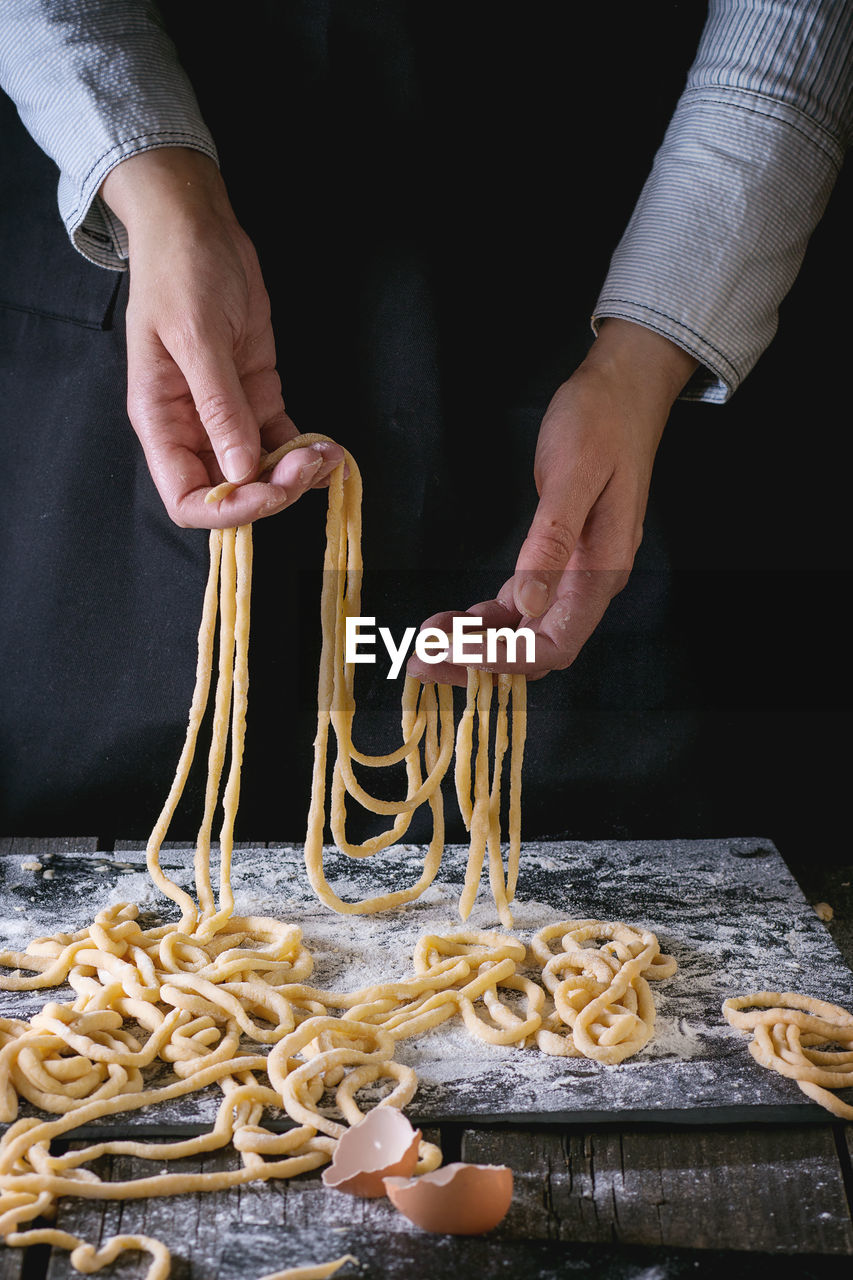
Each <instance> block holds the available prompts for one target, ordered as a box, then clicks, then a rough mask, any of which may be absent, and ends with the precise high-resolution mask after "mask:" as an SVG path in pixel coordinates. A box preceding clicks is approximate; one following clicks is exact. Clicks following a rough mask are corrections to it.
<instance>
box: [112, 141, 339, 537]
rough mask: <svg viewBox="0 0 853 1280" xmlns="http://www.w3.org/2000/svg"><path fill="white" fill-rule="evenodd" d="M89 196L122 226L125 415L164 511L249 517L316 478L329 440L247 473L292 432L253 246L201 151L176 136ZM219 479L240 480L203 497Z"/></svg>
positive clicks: (332, 452)
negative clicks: (125, 251)
mask: <svg viewBox="0 0 853 1280" xmlns="http://www.w3.org/2000/svg"><path fill="white" fill-rule="evenodd" d="M101 195H102V196H103V198H104V201H105V202H106V204H107V205H108V206H109V208H110V209H111V210H112V211H113V212H114V213H115V215H116V216H117V217H118V218H119V219H120V220H121V221H122V222H123V223H124V225H125V227H126V228H127V234H128V243H129V262H130V295H129V300H128V307H127V367H128V398H127V403H128V416H129V417H130V421H131V424H132V425H133V429H134V430H135V432H136V434H137V435H138V437H139V440H140V442H141V444H142V448H143V450H144V452H145V458H146V461H147V463H148V468H149V470H150V472H151V476H152V479H153V480H154V484H155V485H156V486H157V490H158V492H159V494H160V497H161V498H162V499H163V503H164V505H165V507H166V510H167V511H168V513H169V515H170V516H171V518H172V519H173V520H174V521H175V523H176V524H178V525H181V526H184V527H186V526H195V527H198V528H226V527H229V526H231V525H237V524H248V523H249V522H251V521H253V520H256V519H258V518H259V517H261V516H267V515H273V514H274V513H275V512H278V511H281V510H282V509H283V508H284V507H287V506H289V505H290V504H291V503H292V502H294V501H295V500H296V499H297V498H298V497H300V495H301V494H303V493H304V492H305V491H306V489H310V488H312V487H315V486H321V485H322V484H324V483H327V482H328V477H329V475H330V473H331V472H332V471H333V470H334V468H335V467H336V466H337V465H338V463H340V462H341V461H342V460H343V456H344V454H343V450H342V449H341V448H340V446H339V445H336V444H315V445H312V446H310V447H308V448H305V449H294V450H293V451H292V452H291V453H289V454H287V455H286V456H285V457H284V458H282V459H281V461H280V462H279V463H278V464H277V465H276V467H275V468H274V469H273V470H272V471H271V472H269V473H264V474H261V473H259V462H260V459H261V451H262V450H263V451H265V452H266V453H270V452H272V450H274V449H276V448H277V447H278V446H279V445H281V444H284V442H285V441H286V440H290V439H292V438H293V437H294V436H295V435H298V434H299V433H298V431H297V429H296V427H295V426H294V424H293V422H292V421H291V419H290V418H289V417H288V416H287V413H286V412H285V408H284V401H283V400H282V395H281V384H280V381H279V377H278V374H277V373H276V368H275V363H276V360H275V342H274V338H273V331H272V325H271V322H270V304H269V298H268V296H267V292H266V289H265V288H264V283H263V279H262V277H261V270H260V266H259V264H258V259H257V255H256V253H255V250H254V247H253V245H252V243H251V241H250V240H249V238H248V236H247V235H246V234H245V232H244V231H243V230H242V228H241V227H240V225H239V223H238V222H237V219H236V217H235V215H234V212H233V210H232V208H231V204H230V201H229V199H228V196H227V194H226V190H225V185H224V183H223V181H222V178H221V176H220V174H219V170H218V169H217V167H216V165H215V164H214V163H213V161H212V160H210V159H208V158H207V157H206V156H204V155H203V154H202V153H201V152H198V151H193V150H189V149H187V148H183V147H163V148H157V149H155V150H152V151H146V152H143V153H141V154H139V155H136V156H131V157H129V158H128V159H127V160H124V161H122V163H121V164H119V165H117V166H116V167H115V168H114V169H113V170H112V171H111V172H110V173H109V174H108V175H107V178H106V179H105V181H104V183H103V185H102V187H101ZM222 480H230V481H233V482H236V483H238V484H239V487H238V488H237V489H235V490H234V492H233V493H231V494H229V495H228V496H227V497H226V498H223V499H222V501H221V502H218V503H217V502H212V503H207V502H205V497H206V495H207V494H208V493H209V492H210V489H211V488H212V487H213V486H215V485H217V484H219V483H220V482H221V481H222Z"/></svg>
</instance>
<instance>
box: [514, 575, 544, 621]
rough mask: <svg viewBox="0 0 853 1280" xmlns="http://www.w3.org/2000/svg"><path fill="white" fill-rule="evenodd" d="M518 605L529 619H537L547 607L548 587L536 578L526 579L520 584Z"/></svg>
mask: <svg viewBox="0 0 853 1280" xmlns="http://www.w3.org/2000/svg"><path fill="white" fill-rule="evenodd" d="M518 603H519V604H520V605H521V607H522V609H523V610H524V612H525V613H526V614H527V615H528V617H530V618H538V617H539V615H540V613H544V611H545V609H546V608H547V605H548V587H547V585H546V584H545V583H544V582H540V581H539V579H538V578H528V580H527V581H526V582H523V583H522V584H521V588H520V590H519V592H518Z"/></svg>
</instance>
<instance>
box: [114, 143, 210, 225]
mask: <svg viewBox="0 0 853 1280" xmlns="http://www.w3.org/2000/svg"><path fill="white" fill-rule="evenodd" d="M100 194H101V196H102V198H103V200H104V202H105V203H106V204H107V205H108V206H109V208H110V209H111V210H112V212H113V213H114V214H115V215H116V217H117V218H119V219H120V220H121V222H122V223H123V224H124V226H125V227H126V229H127V234H128V238H129V241H130V243H131V248H132V246H133V242H134V240H136V239H137V238H139V237H141V236H142V235H143V234H144V233H145V232H146V231H151V230H152V229H153V228H155V227H156V226H158V225H162V224H164V223H167V224H168V225H170V226H171V227H179V226H181V225H183V224H190V225H193V224H197V223H199V222H201V221H203V220H206V219H209V218H210V216H211V215H214V216H216V217H217V218H220V219H221V218H222V217H223V216H225V217H228V218H231V219H233V218H234V214H233V211H232V209H231V205H230V202H229V200H228V195H227V192H226V190H225V183H224V182H223V180H222V175H221V174H220V172H219V169H218V167H217V165H216V164H215V163H214V161H213V160H211V159H210V157H209V156H206V155H205V154H204V153H203V152H201V151H196V150H193V149H192V148H189V147H156V148H153V149H152V150H150V151H142V152H139V153H138V154H137V155H134V156H129V157H128V158H127V159H126V160H122V161H121V163H120V164H117V165H116V166H115V168H114V169H111V170H110V172H109V173H108V174H107V176H106V178H105V179H104V181H103V183H102V184H101V189H100Z"/></svg>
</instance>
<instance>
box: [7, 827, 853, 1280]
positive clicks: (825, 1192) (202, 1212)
mask: <svg viewBox="0 0 853 1280" xmlns="http://www.w3.org/2000/svg"><path fill="white" fill-rule="evenodd" d="M81 848H88V849H89V850H91V851H95V850H97V848H98V845H97V841H96V840H91V841H79V840H53V841H43V840H42V841H38V842H30V841H27V840H23V839H6V840H2V841H0V872H2V869H3V862H4V860H5V861H7V862H8V860H15V862H16V865H20V861H25V860H26V859H27V857H34V856H37V857H41V856H43V855H44V853H45V851H46V850H49V851H53V852H54V853H57V854H61V853H62V852H63V851H67V850H70V849H81ZM794 870H795V871H796V874H797V877H798V880H799V883H800V886H801V888H802V890H803V892H804V894H805V896H806V898H807V899H808V900H809V901H810V902H812V903H817V902H818V901H825V902H828V903H830V904H831V906H832V907H833V909H834V918H833V919H832V920H831V921H830V922H829V923H828V926H827V927H828V929H829V932H830V934H831V935H832V936H833V938H834V940H835V942H836V944H837V946H838V947H839V950H840V951H841V953H842V955H843V956H844V957H845V959H846V961H847V962H848V963H849V964H850V965H851V966H853V888H851V882H853V867H851V866H847V867H843V866H841V867H838V866H837V867H833V868H830V869H828V870H823V871H822V870H820V868H816V867H815V868H810V869H806V870H803V869H794ZM5 901H6V902H7V903H8V899H6V900H5ZM851 995H853V993H851ZM851 1003H853V1000H851ZM426 1136H428V1137H430V1138H431V1139H433V1140H437V1141H439V1142H440V1144H441V1147H442V1150H443V1152H444V1159H445V1163H447V1162H449V1161H451V1160H460V1159H461V1160H468V1161H475V1162H481V1163H483V1162H484V1163H496V1164H497V1163H500V1164H504V1163H505V1164H508V1165H510V1166H511V1167H512V1169H513V1170H514V1174H515V1195H514V1199H513V1204H512V1207H511V1209H510V1212H509V1215H508V1216H507V1218H506V1219H505V1220H504V1222H503V1223H502V1224H501V1225H500V1226H499V1227H498V1228H497V1229H496V1230H495V1231H493V1232H492V1233H490V1234H489V1235H488V1236H483V1237H472V1238H462V1237H451V1236H427V1235H425V1234H423V1233H421V1232H419V1231H417V1229H416V1228H414V1227H412V1226H411V1224H410V1223H408V1221H407V1220H406V1219H405V1218H403V1217H402V1216H401V1215H400V1214H398V1213H397V1212H396V1211H395V1210H394V1209H393V1208H392V1207H391V1206H390V1205H389V1204H388V1202H387V1201H384V1200H382V1201H363V1200H357V1199H354V1198H352V1197H350V1196H346V1195H343V1194H341V1193H335V1192H330V1191H328V1190H327V1189H325V1188H324V1187H323V1185H322V1183H321V1182H320V1179H319V1175H318V1174H316V1173H315V1174H313V1175H309V1176H306V1177H304V1178H299V1179H294V1180H293V1181H291V1182H287V1183H278V1182H273V1183H268V1184H263V1185H258V1186H255V1187H253V1186H248V1187H243V1188H239V1189H234V1190H230V1191H224V1192H220V1193H216V1194H212V1195H193V1196H185V1197H175V1198H172V1199H168V1200H167V1199H161V1200H154V1201H136V1202H132V1203H124V1204H121V1203H105V1204H98V1203H94V1202H86V1201H83V1202H80V1201H73V1200H66V1201H64V1202H62V1204H61V1207H60V1212H59V1216H58V1222H57V1225H59V1226H60V1227H64V1228H65V1229H67V1230H69V1231H71V1232H73V1233H75V1234H79V1235H80V1236H83V1237H84V1238H86V1239H87V1240H90V1241H92V1242H97V1241H99V1240H100V1239H102V1238H106V1237H107V1236H109V1235H112V1234H115V1233H116V1232H119V1231H120V1232H122V1233H128V1232H144V1233H146V1234H149V1235H154V1236H157V1237H159V1238H160V1239H162V1240H164V1241H165V1242H166V1243H167V1244H168V1246H169V1247H170V1249H171V1250H172V1255H173V1269H172V1276H173V1277H174V1278H175V1280H255V1278H256V1277H258V1276H260V1275H262V1274H264V1273H267V1272H271V1271H276V1270H280V1269H282V1268H284V1267H286V1266H297V1265H305V1264H306V1263H307V1262H309V1261H317V1262H319V1261H324V1260H328V1259H330V1258H332V1257H336V1256H339V1255H340V1254H343V1253H346V1252H348V1253H352V1254H354V1255H355V1256H356V1257H357V1258H358V1260H359V1266H358V1267H352V1266H351V1267H349V1268H348V1269H346V1270H343V1271H341V1273H340V1275H341V1278H342V1280H343V1277H344V1276H349V1275H353V1276H358V1277H361V1280H396V1278H397V1277H400V1278H402V1277H406V1278H407V1280H411V1278H412V1277H415V1278H417V1277H430V1280H433V1278H434V1277H445V1276H447V1277H450V1276H453V1277H456V1276H458V1275H463V1274H464V1273H465V1272H470V1273H471V1274H472V1275H483V1276H504V1275H505V1276H508V1277H509V1276H512V1277H514V1280H533V1278H534V1277H536V1278H537V1280H550V1278H551V1277H563V1276H572V1277H576V1276H577V1277H587V1276H588V1277H601V1278H602V1280H676V1277H678V1278H680V1277H687V1276H690V1277H708V1276H723V1275H725V1276H726V1277H731V1278H734V1277H740V1276H746V1275H747V1274H749V1275H750V1276H752V1275H754V1274H755V1273H756V1271H757V1269H758V1268H760V1267H761V1266H762V1265H768V1266H769V1267H771V1268H772V1271H773V1274H774V1275H775V1276H778V1277H791V1278H792V1280H793V1277H797V1278H798V1280H803V1278H806V1280H807V1278H809V1277H815V1278H816V1280H817V1278H818V1277H819V1278H821V1280H823V1278H825V1277H830V1278H831V1277H835V1276H839V1277H840V1276H846V1277H849V1276H850V1275H851V1274H853V1218H852V1217H851V1214H853V1164H852V1163H851V1160H852V1159H853V1126H851V1125H845V1124H841V1123H837V1122H833V1121H832V1119H831V1117H829V1116H828V1115H827V1118H826V1119H825V1120H822V1121H821V1120H816V1121H814V1122H810V1123H803V1124H791V1123H786V1124H774V1123H760V1124H750V1123H739V1124H732V1125H713V1124H710V1125H709V1124H704V1125H689V1124H680V1125H668V1124H649V1123H644V1124H630V1125H624V1124H620V1123H615V1122H614V1123H608V1124H565V1123H548V1124H529V1125H521V1124H511V1125H509V1124H498V1123H482V1124H481V1123H477V1124H473V1123H468V1122H459V1123H452V1124H441V1125H439V1126H438V1128H437V1130H433V1131H432V1132H429V1131H428V1132H427V1134H426ZM235 1159H236V1156H235V1155H234V1153H233V1152H229V1153H228V1154H215V1155H209V1156H204V1157H200V1158H199V1159H197V1160H193V1161H183V1162H180V1166H179V1165H178V1164H175V1165H172V1166H171V1168H172V1169H176V1168H178V1167H181V1166H182V1167H184V1168H187V1169H202V1170H211V1169H216V1168H221V1167H225V1166H228V1167H230V1165H231V1164H232V1163H233V1162H234V1161H235ZM139 1166H140V1162H138V1161H136V1160H134V1159H133V1158H129V1157H117V1156H116V1157H109V1158H105V1159H104V1160H103V1161H102V1167H101V1169H100V1172H101V1174H102V1176H105V1177H108V1178H115V1179H122V1178H130V1177H134V1176H137V1174H138V1173H139V1171H140V1169H139ZM146 1266H147V1262H146V1261H145V1260H143V1259H142V1258H141V1257H140V1256H138V1255H135V1256H134V1255H128V1256H126V1257H125V1258H124V1259H123V1260H122V1261H121V1262H120V1263H119V1264H117V1265H116V1266H115V1267H114V1268H112V1269H110V1270H109V1271H108V1272H107V1273H106V1274H108V1275H116V1276H121V1277H124V1278H125V1280H130V1278H136V1277H140V1276H143V1275H144V1274H145V1269H146ZM72 1274H76V1273H74V1272H73V1271H72V1269H71V1266H70V1262H69V1258H68V1254H67V1253H64V1252H62V1251H58V1250H57V1251H53V1250H51V1249H49V1248H47V1247H42V1246H39V1247H35V1248H31V1249H29V1250H27V1251H26V1252H24V1251H21V1250H6V1249H4V1250H2V1251H0V1280H40V1278H41V1277H47V1280H60V1277H66V1276H71V1275H72Z"/></svg>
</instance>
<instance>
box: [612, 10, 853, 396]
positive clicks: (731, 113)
mask: <svg viewBox="0 0 853 1280" xmlns="http://www.w3.org/2000/svg"><path fill="white" fill-rule="evenodd" d="M851 133H853V6H851V5H850V3H849V0H813V2H812V3H802V2H797V0H772V2H770V3H758V4H756V3H755V0H752V2H749V0H716V2H714V0H712V3H711V4H710V6H709V12H708V20H707V23H706V25H705V29H704V31H703V34H702V38H701V40H700V44H699V48H698V51H697V55H696V59H695V61H694V63H693V66H692V67H691V69H690V72H689V75H688V78H687V84H686V87H685V90H684V92H683V94H682V96H681V98H680V99H679V102H678V105H677V107H676V110H675V112H674V114H673V117H672V120H671V122H670V125H669V128H668V129H667V132H666V135H665V137H664V140H663V143H662V145H661V147H660V149H659V151H658V153H657V156H656V157H655V161H654V165H653V167H652V171H651V173H650V175H649V177H648V179H647V181H646V184H645V186H644V188H643V191H642V193H641V195H640V198H639V200H638V202H637V205H636V207H635V209H634V212H633V214H632V217H631V219H630V221H629V223H628V226H627V228H626V230H625V232H624V235H623V236H622V239H621V241H620V243H619V245H618V246H617V248H616V251H615V253H614V254H613V257H612V260H611V263H610V268H609V271H608V274H607V277H606V279H605V282H604V285H603V287H602V289H601V293H600V295H599V298H598V301H597V303H596V306H595V311H594V314H593V321H592V322H593V329H594V330H595V331H597V329H598V325H599V323H600V321H601V320H603V319H604V318H605V317H607V316H619V317H621V318H623V319H626V320H632V321H635V322H636V323H639V324H642V325H644V326H645V327H647V328H650V329H654V330H656V331H657V332H658V333H661V334H663V335H664V336H665V337H667V338H670V339H671V340H672V341H673V342H675V343H677V344H678V345H679V346H681V347H683V348H684V349H685V350H687V351H689V352H691V354H693V355H694V356H696V358H697V359H698V360H699V361H700V368H699V370H698V371H697V373H696V374H695V375H694V377H693V378H692V379H691V381H690V383H688V385H687V387H686V388H685V390H684V392H683V393H682V394H683V397H684V398H687V399H700V400H708V401H717V402H721V401H724V400H726V399H728V397H729V396H730V395H731V394H732V393H733V392H734V391H735V390H736V389H737V387H738V386H739V385H740V383H741V382H742V381H743V379H744V378H745V377H746V375H747V374H748V373H749V371H750V370H751V369H752V367H753V366H754V365H755V363H756V361H757V360H758V358H759V357H760V355H761V354H762V352H763V351H764V350H765V349H766V348H767V346H768V345H769V343H770V341H771V340H772V338H773V335H774V334H775V332H776V328H777V324H778V310H779V305H780V303H781V302H782V299H783V298H784V297H785V295H786V294H787V292H788V290H789V289H790V287H791V285H792V284H793V282H794V280H795V278H796V276H797V273H798V272H799V270H800V266H801V264H802V261H803V257H804V254H805V251H806V246H807V244H808V240H809V237H810V235H811V233H812V231H813V230H814V228H815V226H816V225H817V223H818V222H819V220H820V218H821V216H822V215H823V212H824V210H825V208H826V204H827V201H828V199H829V196H830V193H831V191H832V188H833V186H834V184H835V181H836V179H837V177H838V173H839V171H840V169H841V165H842V163H843V159H844V155H845V152H846V149H847V147H848V146H849V143H850V139H851Z"/></svg>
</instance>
